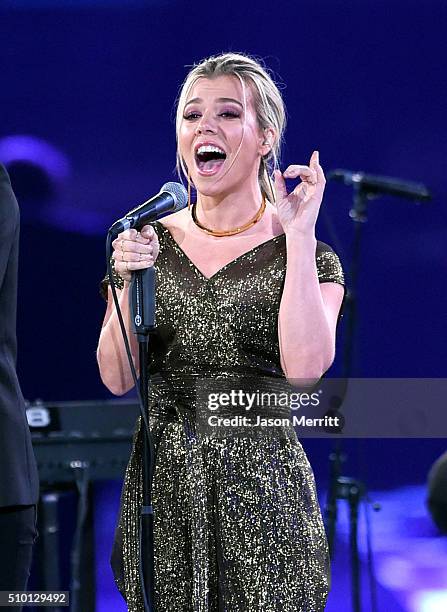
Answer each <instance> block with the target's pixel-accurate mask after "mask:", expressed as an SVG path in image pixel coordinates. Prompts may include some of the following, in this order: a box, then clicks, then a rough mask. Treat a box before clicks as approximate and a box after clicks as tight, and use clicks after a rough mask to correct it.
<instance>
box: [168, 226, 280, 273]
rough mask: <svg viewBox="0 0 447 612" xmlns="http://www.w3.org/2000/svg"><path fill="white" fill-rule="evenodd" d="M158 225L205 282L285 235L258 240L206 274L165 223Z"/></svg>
mask: <svg viewBox="0 0 447 612" xmlns="http://www.w3.org/2000/svg"><path fill="white" fill-rule="evenodd" d="M159 223H160V222H159ZM160 225H161V227H162V228H163V230H164V231H165V232H166V233H167V234H168V238H169V239H170V240H171V242H172V243H173V245H174V248H175V249H176V250H177V252H178V253H179V254H180V255H181V256H182V257H184V258H185V259H186V261H187V262H188V263H189V265H190V266H192V267H193V268H194V270H196V272H197V273H198V274H199V275H200V276H201V277H202V279H203V280H204V281H206V282H210V281H212V280H214V279H215V278H216V276H219V275H220V274H221V273H222V272H225V270H227V269H228V268H229V267H231V266H233V265H235V264H236V263H237V262H238V261H240V260H241V259H243V258H244V257H247V255H251V254H252V253H255V252H256V251H257V250H258V249H260V248H261V247H263V246H265V245H266V244H270V242H274V241H275V240H278V238H282V237H283V236H285V233H284V232H283V233H282V234H277V235H276V236H272V238H269V239H268V240H264V242H260V243H259V244H256V245H255V246H254V247H252V248H251V249H249V250H248V251H245V252H244V253H241V254H240V255H238V256H237V257H235V258H234V259H232V260H231V261H229V262H228V263H226V264H225V265H224V266H222V267H221V268H219V269H218V270H217V271H216V272H214V274H212V275H211V276H206V275H205V274H204V273H203V272H202V270H200V268H198V267H197V265H196V264H195V263H194V262H193V260H192V259H191V258H190V257H189V255H187V254H186V252H185V251H184V250H183V249H182V247H181V246H180V245H179V243H178V242H177V240H175V238H174V236H173V235H172V234H171V232H170V231H169V229H168V228H167V227H166V226H165V225H163V224H162V223H160Z"/></svg>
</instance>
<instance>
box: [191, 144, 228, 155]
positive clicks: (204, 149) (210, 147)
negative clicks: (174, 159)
mask: <svg viewBox="0 0 447 612" xmlns="http://www.w3.org/2000/svg"><path fill="white" fill-rule="evenodd" d="M196 153H197V155H201V154H202V153H222V154H223V155H225V151H223V150H222V149H219V147H215V146H214V145H202V146H201V147H199V148H198V149H197V151H196Z"/></svg>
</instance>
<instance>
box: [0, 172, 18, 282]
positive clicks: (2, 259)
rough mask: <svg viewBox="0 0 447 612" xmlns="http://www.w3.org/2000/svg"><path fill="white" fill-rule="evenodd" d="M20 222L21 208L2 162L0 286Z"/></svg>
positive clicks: (0, 174) (0, 181)
mask: <svg viewBox="0 0 447 612" xmlns="http://www.w3.org/2000/svg"><path fill="white" fill-rule="evenodd" d="M18 224H19V208H18V205H17V200H16V198H15V196H14V193H13V191H12V187H11V182H10V180H9V176H8V173H7V172H6V170H5V168H4V167H3V166H2V165H1V164H0V287H1V286H2V284H3V279H4V277H5V274H6V268H7V266H8V262H9V256H10V252H11V247H12V245H13V243H14V240H15V238H16V233H17V232H18Z"/></svg>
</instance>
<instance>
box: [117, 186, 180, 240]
mask: <svg viewBox="0 0 447 612" xmlns="http://www.w3.org/2000/svg"><path fill="white" fill-rule="evenodd" d="M187 204H188V194H187V192H186V189H185V188H184V187H183V185H182V184H181V183H165V184H164V185H163V187H162V188H161V189H160V191H159V193H157V195H156V196H154V197H153V198H151V199H150V200H147V201H146V202H143V204H140V205H139V206H136V207H135V208H133V209H132V210H129V212H128V213H127V214H126V215H125V216H124V217H122V218H121V219H118V221H115V223H114V224H113V225H112V227H111V228H110V229H109V233H111V234H119V233H120V232H123V231H124V230H126V229H130V228H135V229H136V230H140V229H141V228H142V227H143V226H144V225H146V223H149V222H150V221H157V219H161V218H162V217H165V216H167V215H170V214H171V213H175V212H177V211H179V210H182V208H185V206H186V205H187Z"/></svg>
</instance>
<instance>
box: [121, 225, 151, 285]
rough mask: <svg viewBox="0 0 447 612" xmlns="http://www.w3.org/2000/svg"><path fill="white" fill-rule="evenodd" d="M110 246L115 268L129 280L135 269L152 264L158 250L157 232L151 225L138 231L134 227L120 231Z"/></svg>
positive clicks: (122, 276)
mask: <svg viewBox="0 0 447 612" xmlns="http://www.w3.org/2000/svg"><path fill="white" fill-rule="evenodd" d="M112 246H113V253H112V258H113V259H114V260H115V270H116V271H117V272H118V274H119V275H120V276H121V278H123V279H124V280H125V281H127V282H130V281H131V279H132V272H135V270H145V269H146V268H150V267H151V266H153V265H154V263H155V261H156V259H157V257H158V253H159V250H160V247H159V243H158V238H157V234H156V233H155V230H154V228H153V227H152V226H151V225H144V226H143V227H142V228H141V231H140V232H137V230H136V229H127V230H125V231H124V232H121V233H120V234H118V236H117V237H116V238H115V240H114V241H113V242H112Z"/></svg>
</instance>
